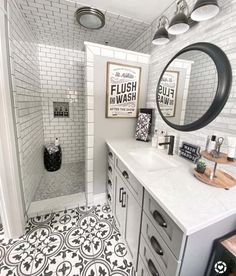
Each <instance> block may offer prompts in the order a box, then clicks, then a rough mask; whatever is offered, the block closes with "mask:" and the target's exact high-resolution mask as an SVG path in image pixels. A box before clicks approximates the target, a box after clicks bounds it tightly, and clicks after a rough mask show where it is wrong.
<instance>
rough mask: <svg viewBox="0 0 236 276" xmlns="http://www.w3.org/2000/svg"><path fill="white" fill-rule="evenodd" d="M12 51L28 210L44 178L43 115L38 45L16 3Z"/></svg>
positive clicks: (11, 18)
mask: <svg viewBox="0 0 236 276" xmlns="http://www.w3.org/2000/svg"><path fill="white" fill-rule="evenodd" d="M8 5H9V6H8V7H9V8H8V20H9V43H10V44H9V48H10V67H11V81H12V91H13V101H14V111H15V120H16V128H17V142H18V148H19V160H20V171H21V178H22V184H23V193H24V198H25V204H26V209H27V208H28V207H29V204H30V203H31V200H32V198H33V196H34V193H35V190H36V188H37V186H38V184H39V182H40V180H41V177H42V175H43V159H42V157H43V155H42V148H43V143H44V138H43V116H42V97H41V96H42V95H41V92H40V79H39V66H38V46H37V43H36V40H35V38H34V36H33V34H32V32H31V30H30V29H29V27H28V25H27V23H26V21H25V19H24V18H23V17H22V15H21V13H20V10H19V9H18V7H17V5H16V3H15V2H14V1H12V0H11V1H8Z"/></svg>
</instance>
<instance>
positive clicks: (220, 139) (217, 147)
mask: <svg viewBox="0 0 236 276" xmlns="http://www.w3.org/2000/svg"><path fill="white" fill-rule="evenodd" d="M223 142H224V138H223V137H218V138H217V140H216V144H215V149H214V150H212V151H211V155H212V156H213V157H214V158H219V157H220V148H221V146H222V144H223Z"/></svg>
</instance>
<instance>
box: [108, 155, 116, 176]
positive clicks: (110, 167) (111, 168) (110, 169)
mask: <svg viewBox="0 0 236 276" xmlns="http://www.w3.org/2000/svg"><path fill="white" fill-rule="evenodd" d="M107 172H108V176H110V178H111V179H112V180H113V177H114V173H115V171H114V165H113V163H112V161H111V160H110V159H108V161H107Z"/></svg>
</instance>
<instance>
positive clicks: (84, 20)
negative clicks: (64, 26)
mask: <svg viewBox="0 0 236 276" xmlns="http://www.w3.org/2000/svg"><path fill="white" fill-rule="evenodd" d="M75 17H76V20H77V21H78V23H79V24H80V25H81V26H83V27H84V28H86V29H90V30H98V29H101V28H102V27H103V26H104V25H105V15H104V14H103V13H102V12H101V11H100V10H98V9H94V8H91V7H82V8H79V9H78V10H77V11H76V12H75Z"/></svg>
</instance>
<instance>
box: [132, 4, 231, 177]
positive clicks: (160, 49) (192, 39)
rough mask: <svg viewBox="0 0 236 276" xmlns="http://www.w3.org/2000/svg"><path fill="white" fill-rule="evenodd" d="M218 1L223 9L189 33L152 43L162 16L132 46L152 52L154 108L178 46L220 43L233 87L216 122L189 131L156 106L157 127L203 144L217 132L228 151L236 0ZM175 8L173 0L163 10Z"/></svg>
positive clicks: (151, 103) (150, 100)
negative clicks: (170, 124)
mask: <svg viewBox="0 0 236 276" xmlns="http://www.w3.org/2000/svg"><path fill="white" fill-rule="evenodd" d="M195 2H196V1H195V0H187V3H188V5H189V7H190V10H191V9H192V8H193V5H194V3H195ZM218 4H219V6H220V13H219V14H218V15H217V16H216V17H215V18H213V19H211V20H208V21H206V22H200V23H199V24H197V25H196V26H194V27H193V28H191V29H190V30H189V31H188V32H187V33H185V34H183V35H179V36H176V37H175V38H174V40H172V41H171V42H170V43H169V44H167V45H164V46H153V45H152V43H151V41H152V38H153V36H154V33H155V31H156V28H157V25H158V20H159V18H157V19H156V20H155V21H154V22H153V23H152V25H151V26H150V27H149V28H148V30H147V31H145V32H144V33H143V34H142V35H141V36H140V37H139V38H138V39H136V40H135V41H133V43H131V44H130V46H129V49H130V50H133V51H140V52H143V53H150V54H151V59H150V62H151V64H150V70H149V83H148V89H147V91H148V95H147V107H152V108H156V100H155V99H156V87H157V82H158V79H159V77H160V75H161V72H162V70H163V69H164V67H165V65H166V64H167V62H168V61H169V60H170V59H171V58H172V57H173V56H174V55H175V54H176V53H177V52H178V51H179V50H181V49H182V48H184V47H186V46H187V45H190V44H192V43H196V42H210V43H213V44H215V45H217V46H219V47H220V48H221V49H222V50H223V51H224V52H225V53H226V55H227V56H228V58H229V60H230V62H231V66H232V69H233V83H232V89H231V94H230V97H229V99H228V101H227V103H226V105H225V107H224V109H223V110H222V111H221V113H220V114H219V116H218V117H217V118H216V119H215V120H214V121H213V122H211V123H210V124H209V125H208V126H206V127H204V128H202V129H200V130H198V131H193V132H187V133H184V132H179V131H174V130H173V129H171V128H170V127H168V126H167V125H166V124H165V122H164V121H163V120H162V119H161V117H160V115H159V113H158V111H157V109H156V127H157V128H158V129H163V130H166V131H168V132H169V133H173V134H174V135H176V136H177V138H178V139H177V141H179V143H181V142H182V141H188V142H190V143H194V144H198V145H200V146H202V147H203V148H204V147H205V143H206V139H207V136H208V135H212V134H215V135H217V136H222V137H224V138H226V139H225V142H224V145H223V150H224V151H226V150H227V149H226V146H227V137H228V136H232V135H235V131H236V127H235V126H236V116H235V114H236V70H235V69H234V67H235V66H236V44H235V41H236V32H235V28H236V21H235V16H236V1H234V0H229V1H224V0H219V1H218ZM174 12H175V3H174V2H173V5H171V6H170V7H169V8H168V9H167V10H166V11H165V12H163V14H164V15H166V16H167V17H168V18H169V19H171V17H172V16H173V14H174ZM193 111H194V110H193ZM229 169H230V167H227V170H229ZM234 171H235V168H234ZM235 173H236V172H235Z"/></svg>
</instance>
